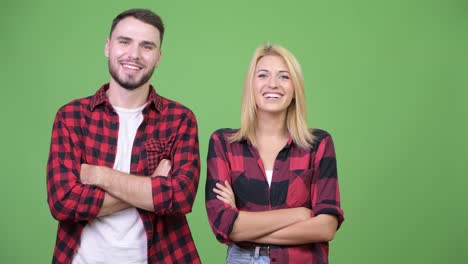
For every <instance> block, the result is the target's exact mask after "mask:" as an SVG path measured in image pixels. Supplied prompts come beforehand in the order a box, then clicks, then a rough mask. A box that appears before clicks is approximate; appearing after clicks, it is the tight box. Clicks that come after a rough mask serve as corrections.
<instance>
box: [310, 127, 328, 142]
mask: <svg viewBox="0 0 468 264" xmlns="http://www.w3.org/2000/svg"><path fill="white" fill-rule="evenodd" d="M309 131H310V132H311V133H312V135H313V136H314V137H315V138H316V139H317V140H318V141H320V140H322V139H324V138H326V137H328V136H330V137H331V135H330V133H328V132H327V131H326V130H324V129H320V128H310V129H309Z"/></svg>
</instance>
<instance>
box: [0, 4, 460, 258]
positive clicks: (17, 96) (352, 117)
mask: <svg viewBox="0 0 468 264" xmlns="http://www.w3.org/2000/svg"><path fill="white" fill-rule="evenodd" d="M132 7H146V8H151V9H152V10H154V11H156V12H157V13H159V14H160V15H161V16H162V18H163V19H164V21H165V24H166V27H167V33H166V35H165V38H164V43H163V58H162V63H161V65H160V67H159V68H158V69H157V70H156V71H155V75H154V76H153V79H152V82H153V84H155V86H156V87H157V90H158V92H159V93H160V94H162V95H164V96H166V97H169V98H171V99H174V100H177V101H180V102H182V103H183V104H185V105H187V106H188V107H190V108H191V109H192V110H193V111H194V112H195V114H196V116H197V118H198V122H199V137H200V151H201V154H202V161H203V162H202V173H201V179H200V186H199V191H198V196H197V199H196V202H195V205H194V208H193V213H191V214H190V215H189V221H190V224H191V228H192V232H193V236H194V239H195V241H196V244H197V247H198V249H199V253H200V255H201V257H202V259H203V261H204V263H223V262H224V258H225V246H224V245H222V244H219V243H218V242H217V241H216V240H215V238H214V236H213V234H212V232H211V229H210V228H209V225H208V222H207V218H206V213H205V208H204V182H205V179H206V166H205V162H204V161H205V159H206V151H207V144H208V138H209V136H210V134H211V132H213V131H214V130H216V129H217V128H220V127H238V126H239V112H240V96H241V88H242V83H243V79H244V74H245V72H246V70H247V65H248V63H249V60H250V57H251V56H252V54H253V51H254V49H255V48H256V47H257V46H258V45H260V44H262V43H264V42H266V41H270V42H272V43H278V44H281V45H283V46H285V47H287V48H288V49H290V50H291V51H292V52H293V53H294V54H295V55H296V56H297V58H298V59H299V61H300V63H301V65H302V67H303V71H304V75H305V80H306V93H307V101H308V107H307V109H308V114H309V116H308V119H309V123H310V125H311V126H312V127H320V128H323V129H326V130H328V131H329V132H330V133H331V134H332V135H333V137H334V140H335V146H336V151H337V157H338V165H339V177H340V185H341V196H342V205H343V208H344V210H345V217H346V221H345V222H344V224H343V226H342V228H341V229H340V230H339V232H338V233H337V235H336V237H335V240H334V241H333V242H332V243H331V248H330V262H331V263H464V262H466V259H468V250H467V247H468V239H467V235H468V224H467V223H466V222H467V218H466V217H467V215H468V214H467V212H466V211H467V208H468V206H467V203H466V201H467V196H466V194H465V192H466V187H467V185H468V180H467V173H466V164H467V163H468V153H467V149H468V148H467V147H468V145H467V140H466V136H467V135H468V129H467V128H468V126H467V101H468V100H467V99H468V94H467V91H466V90H467V89H466V88H468V78H467V75H468V51H467V49H468V1H466V0H420V1H418V0H413V1H412V0H393V1H387V0H386V1H383V0H382V1H378V0H354V1H350V0H342V1H338V0H337V1H318V0H311V1H272V0H270V1H264V0H256V1H247V0H237V1H219V0H198V1H177V0H173V1H169V0H165V1H143V0H140V1H135V0H132V1H90V0H86V1H63V0H62V1H58V0H57V1H52V0H43V1H32V0H31V1H22V0H6V1H5V0H2V2H1V8H0V32H1V41H0V47H1V49H0V55H1V59H2V63H0V74H1V79H0V81H1V86H2V88H1V96H0V107H1V111H0V117H1V122H2V126H1V127H2V128H1V139H2V151H1V153H0V155H1V159H0V160H1V170H2V176H1V191H0V201H1V202H2V206H1V208H2V209H1V211H2V213H1V214H2V217H1V219H0V237H1V238H0V241H1V242H0V243H1V244H0V262H1V263H49V262H50V260H51V256H52V251H53V247H54V241H55V234H56V226H57V223H56V221H55V220H54V219H53V218H52V217H51V215H50V212H49V209H48V206H47V203H46V187H45V181H46V176H45V167H46V162H47V154H48V148H49V143H50V132H51V127H52V121H53V118H54V115H55V112H56V111H57V109H58V108H59V107H60V106H62V105H63V104H65V103H67V102H69V101H70V100H72V99H75V98H79V97H84V96H87V95H90V94H93V93H94V92H95V90H96V89H97V88H99V87H100V86H101V85H102V84H103V83H105V82H107V81H108V80H109V76H108V69H107V61H106V58H105V57H104V43H105V39H106V37H107V34H108V32H109V28H110V23H111V20H112V19H113V18H114V16H115V15H116V14H117V13H119V12H121V11H123V10H124V9H128V8H132Z"/></svg>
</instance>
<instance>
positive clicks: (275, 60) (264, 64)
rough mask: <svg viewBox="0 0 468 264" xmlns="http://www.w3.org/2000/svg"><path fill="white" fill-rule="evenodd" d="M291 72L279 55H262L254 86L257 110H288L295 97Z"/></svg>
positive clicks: (273, 111)
mask: <svg viewBox="0 0 468 264" xmlns="http://www.w3.org/2000/svg"><path fill="white" fill-rule="evenodd" d="M290 76H291V75H290V72H289V69H288V67H287V66H286V63H285V62H284V60H283V59H282V58H281V57H279V56H274V55H267V56H265V57H262V58H261V59H260V60H259V61H258V63H257V67H256V68H255V75H254V78H253V82H252V88H253V90H254V95H255V103H256V104H257V111H264V112H270V113H281V112H283V111H286V110H287V108H288V106H289V104H290V103H291V101H292V99H293V97H294V87H293V84H292V81H291V78H290Z"/></svg>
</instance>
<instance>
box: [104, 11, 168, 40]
mask: <svg viewBox="0 0 468 264" xmlns="http://www.w3.org/2000/svg"><path fill="white" fill-rule="evenodd" d="M115 37H125V38H131V39H136V38H138V39H142V40H146V41H156V40H157V41H159V40H160V32H159V30H158V29H157V28H156V27H155V26H153V25H151V24H148V23H145V22H143V21H141V20H138V19H136V18H134V17H126V18H124V19H122V20H121V21H120V22H119V23H117V25H116V26H115V28H114V31H113V32H112V35H111V38H115Z"/></svg>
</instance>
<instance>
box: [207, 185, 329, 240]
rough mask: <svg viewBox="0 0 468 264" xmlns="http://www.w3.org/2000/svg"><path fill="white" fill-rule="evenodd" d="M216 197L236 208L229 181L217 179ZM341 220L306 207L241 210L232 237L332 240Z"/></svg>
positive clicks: (243, 238) (245, 238) (234, 238)
mask: <svg viewBox="0 0 468 264" xmlns="http://www.w3.org/2000/svg"><path fill="white" fill-rule="evenodd" d="M213 192H215V193H216V194H217V196H216V198H217V199H219V200H221V201H223V202H224V203H226V204H228V205H229V206H231V207H233V208H235V207H236V202H235V197H234V192H233V190H232V188H231V186H230V185H229V183H228V182H227V181H225V182H224V185H223V184H220V183H217V184H216V188H214V189H213ZM337 227H338V220H337V218H336V217H335V216H333V215H328V214H321V215H318V216H316V217H311V210H310V209H308V208H305V207H297V208H288V209H278V210H271V211H264V212H247V211H239V215H238V217H237V219H236V221H235V222H234V226H233V229H232V232H231V234H230V237H229V238H230V239H231V240H233V241H250V242H255V243H262V244H272V245H298V244H307V243H316V242H325V241H331V240H332V239H333V237H334V235H335V233H336V230H337Z"/></svg>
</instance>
